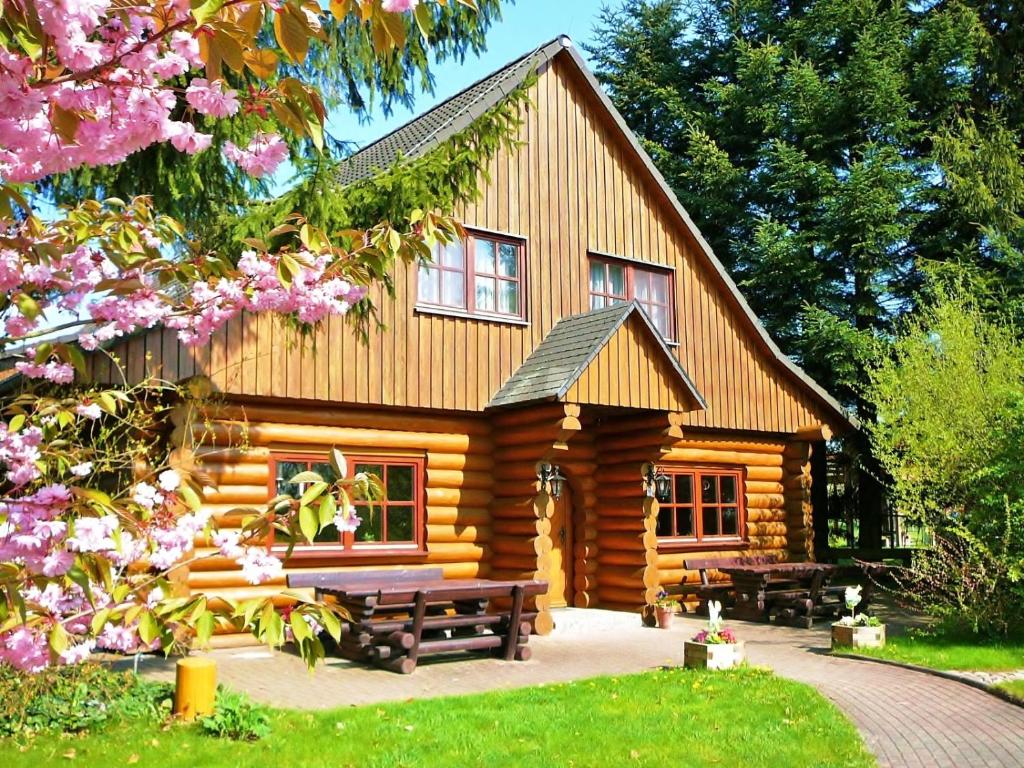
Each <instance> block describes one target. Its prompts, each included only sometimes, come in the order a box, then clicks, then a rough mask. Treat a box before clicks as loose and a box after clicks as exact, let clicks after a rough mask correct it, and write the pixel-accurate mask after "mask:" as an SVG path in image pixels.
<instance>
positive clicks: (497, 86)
mask: <svg viewBox="0 0 1024 768" xmlns="http://www.w3.org/2000/svg"><path fill="white" fill-rule="evenodd" d="M570 44H571V43H570V42H569V38H567V37H564V36H560V37H557V38H555V39H554V40H552V41H551V42H549V43H545V44H544V45H542V46H540V47H539V48H536V49H535V50H532V51H530V52H529V53H527V54H526V55H525V56H520V57H519V58H518V59H516V60H515V61H512V62H510V63H508V64H506V65H505V66H504V67H502V68H501V69H499V70H498V71H497V72H493V73H491V74H490V75H488V76H487V77H485V78H483V79H482V80H478V81H477V82H475V83H473V84H472V85H471V86H469V87H468V88H466V89H465V90H463V91H460V92H459V93H457V94H455V95H454V96H452V97H451V98H449V99H446V100H445V101H442V102H441V103H440V104H438V105H437V106H436V107H434V108H433V109H431V110H429V111H427V112H424V113H423V114H422V115H420V116H419V117H417V118H415V119H413V120H411V121H410V122H408V123H406V124H405V125H403V126H401V127H399V128H396V129H395V130H394V131H392V132H391V133H389V134H387V135H386V136H384V137H382V138H380V139H377V141H375V142H373V143H372V144H369V145H368V146H366V147H363V149H361V150H359V151H358V152H356V153H355V154H353V155H350V156H349V157H347V158H346V159H345V160H343V161H342V162H341V163H340V165H339V167H338V180H339V181H340V182H341V183H342V184H344V185H348V184H352V183H354V182H357V181H361V180H362V179H366V178H369V177H370V176H373V175H374V174H375V173H377V172H379V171H381V170H386V169H388V168H390V167H391V166H392V165H393V164H394V162H395V161H396V160H397V159H398V158H399V157H402V158H405V159H413V158H417V157H421V156H423V155H424V154H426V153H427V152H429V151H430V150H431V149H434V148H435V147H437V146H439V145H441V144H442V143H444V142H445V141H447V140H448V139H450V138H451V137H452V136H454V135H455V134H456V133H459V132H460V131H462V130H465V129H466V128H467V127H469V125H470V124H471V123H472V122H473V121H474V120H476V119H477V118H479V117H480V116H481V115H483V114H484V113H485V112H487V110H489V109H491V108H492V107H494V106H496V105H497V104H498V102H500V101H501V100H502V99H503V98H505V97H506V96H508V95H509V94H510V93H511V92H512V91H514V90H515V89H516V88H517V87H518V86H519V85H521V84H522V83H523V81H524V80H525V79H526V78H527V76H528V75H529V74H530V73H531V72H533V71H534V70H535V69H536V68H537V67H538V66H539V65H540V64H542V63H543V62H545V61H547V60H549V59H550V58H551V57H552V56H554V55H555V54H556V53H557V52H558V51H560V50H562V48H565V47H567V46H569V45H570Z"/></svg>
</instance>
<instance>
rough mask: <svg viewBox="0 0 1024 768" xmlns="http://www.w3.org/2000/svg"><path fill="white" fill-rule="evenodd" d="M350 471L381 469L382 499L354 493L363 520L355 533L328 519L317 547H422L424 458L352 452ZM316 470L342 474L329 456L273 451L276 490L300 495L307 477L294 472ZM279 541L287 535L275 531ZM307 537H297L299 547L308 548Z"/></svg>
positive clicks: (364, 550)
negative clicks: (295, 480) (301, 479)
mask: <svg viewBox="0 0 1024 768" xmlns="http://www.w3.org/2000/svg"><path fill="white" fill-rule="evenodd" d="M346 458H347V460H348V467H349V472H350V473H351V475H352V476H355V475H356V474H357V473H359V472H366V473H368V474H372V475H376V476H377V477H378V478H379V479H380V481H381V486H382V488H383V491H384V496H383V498H381V499H375V500H373V501H370V500H368V499H363V498H353V499H352V502H353V506H354V507H355V510H356V514H357V515H358V516H359V518H360V520H361V521H362V522H361V524H360V526H359V528H358V529H356V531H355V532H354V533H352V532H348V531H345V532H341V531H338V530H337V529H336V528H335V527H334V526H333V525H329V526H327V527H326V528H324V529H323V530H322V531H320V533H319V534H317V536H316V540H315V542H314V543H313V545H312V547H315V548H322V549H325V550H337V551H339V552H345V553H358V554H368V553H372V552H374V551H378V550H382V549H419V548H421V547H422V544H423V527H424V526H423V459H422V458H418V457H408V458H407V457H397V456H395V457H393V456H373V455H353V454H347V455H346ZM306 470H312V471H313V472H316V473H318V474H319V475H320V476H321V477H323V478H324V480H326V481H328V482H333V481H335V480H337V479H338V478H337V476H336V475H335V473H334V470H333V469H332V467H331V465H330V463H328V461H327V459H326V457H325V456H314V455H302V454H278V455H274V456H272V457H271V475H270V476H271V483H272V485H273V487H272V488H271V489H270V490H271V492H272V494H273V495H282V494H283V495H288V496H292V497H294V498H299V497H301V496H302V493H303V492H304V491H305V490H306V485H307V484H306V483H293V482H292V481H291V478H293V477H295V476H296V475H298V474H299V473H300V472H304V471H306ZM275 536H276V538H275V541H274V544H277V545H281V544H287V543H288V542H287V541H282V535H281V534H280V532H276V533H275ZM310 546H311V545H309V544H307V543H306V542H305V540H303V541H302V542H301V543H300V542H296V549H298V550H300V551H301V550H303V549H309V548H310Z"/></svg>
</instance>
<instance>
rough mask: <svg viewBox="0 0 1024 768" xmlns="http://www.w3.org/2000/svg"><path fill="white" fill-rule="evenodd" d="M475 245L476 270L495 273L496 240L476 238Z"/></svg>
mask: <svg viewBox="0 0 1024 768" xmlns="http://www.w3.org/2000/svg"><path fill="white" fill-rule="evenodd" d="M473 247H474V248H475V249H476V271H477V272H486V273H487V274H488V275H493V274H494V271H495V270H494V241H493V240H481V239H480V238H475V239H474V240H473Z"/></svg>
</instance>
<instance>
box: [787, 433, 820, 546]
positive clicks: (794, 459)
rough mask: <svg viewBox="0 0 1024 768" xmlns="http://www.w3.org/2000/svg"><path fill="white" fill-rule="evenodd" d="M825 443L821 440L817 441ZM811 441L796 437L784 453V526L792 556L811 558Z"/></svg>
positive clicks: (812, 515)
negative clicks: (800, 439) (795, 440)
mask: <svg viewBox="0 0 1024 768" xmlns="http://www.w3.org/2000/svg"><path fill="white" fill-rule="evenodd" d="M820 445H821V446H822V447H824V443H820ZM812 450H813V447H812V445H811V443H809V442H804V441H798V442H792V443H790V444H789V445H787V446H786V450H785V452H784V453H783V458H784V459H785V463H784V464H783V468H784V469H785V471H786V479H785V482H784V483H783V485H784V487H785V491H784V496H785V507H786V527H787V537H788V547H789V558H790V559H791V560H813V559H814V514H813V512H814V504H813V502H812V501H811V485H812V481H811V451H812Z"/></svg>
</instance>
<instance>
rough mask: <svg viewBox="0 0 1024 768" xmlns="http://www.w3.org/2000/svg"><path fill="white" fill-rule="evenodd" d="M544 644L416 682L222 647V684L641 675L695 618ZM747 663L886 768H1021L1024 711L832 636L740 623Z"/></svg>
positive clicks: (477, 688)
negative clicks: (835, 712) (832, 721)
mask: <svg viewBox="0 0 1024 768" xmlns="http://www.w3.org/2000/svg"><path fill="white" fill-rule="evenodd" d="M556 621H557V624H558V627H557V629H556V630H555V632H554V633H552V634H551V635H550V636H548V637H534V638H531V640H530V645H531V646H533V649H534V656H533V658H532V659H531V660H530V661H527V662H503V661H497V660H493V659H481V658H476V659H473V660H466V659H465V658H464V657H463V656H455V657H454V659H438V660H436V661H432V660H431V658H430V657H427V659H424V660H421V662H420V666H419V667H418V668H417V670H416V672H414V673H413V674H412V675H397V674H394V673H390V672H385V671H382V670H375V669H369V668H366V667H363V666H362V665H358V664H352V663H350V662H346V661H342V660H337V659H332V660H329V661H328V662H327V663H326V664H325V665H323V666H321V667H319V668H317V669H316V670H315V671H314V672H307V671H306V668H305V666H304V665H303V664H302V662H301V661H300V660H299V659H298V658H296V657H295V656H293V655H291V654H288V653H271V652H268V651H266V650H262V649H240V650H218V651H213V652H211V654H210V655H211V656H212V657H213V658H215V659H216V660H217V662H218V674H219V681H220V682H223V683H225V684H226V685H228V686H230V687H232V688H235V689H238V690H243V691H245V692H246V693H248V694H249V695H250V696H252V697H253V698H255V699H257V700H259V701H263V702H265V703H267V704H273V705H275V706H278V707H296V708H304V709H324V708H331V707H342V706H352V705H360V704H372V703H377V702H383V701H396V700H405V699H410V698H424V697H430V696H445V695H455V694H461V693H476V692H482V691H490V690H497V689H508V688H518V687H522V686H529V685H539V684H544V683H551V682H562V681H566V680H574V679H579V678H584V677H593V676H596V675H608V674H610V675H615V674H628V673H632V672H642V671H644V670H648V669H652V668H655V667H658V666H662V665H679V664H682V655H683V649H682V645H683V640H684V639H685V638H687V637H689V636H691V635H692V634H693V633H694V632H695V631H696V630H697V629H698V628H699V627H700V626H701V621H700V620H699V619H695V618H691V617H685V618H677V620H676V624H675V626H674V627H673V628H672V629H671V630H668V631H662V630H655V629H647V628H644V627H641V626H640V623H639V619H638V618H637V617H636V616H635V615H631V614H624V613H616V612H612V611H598V610H576V609H565V610H563V611H560V612H558V614H557V619H556ZM734 626H735V627H736V629H737V630H738V632H739V634H740V636H741V637H742V638H744V639H745V640H746V641H747V653H748V657H749V660H750V661H751V663H754V664H758V665H764V666H768V667H771V668H772V669H774V670H775V671H776V672H777V673H778V674H780V675H782V676H784V677H788V678H791V679H794V680H798V681H800V682H804V683H808V684H810V685H813V686H814V687H815V688H817V689H818V690H819V691H821V693H822V694H824V695H825V696H826V697H827V698H829V699H830V700H831V701H833V702H834V703H835V704H836V705H837V706H838V707H839V708H840V709H841V710H843V711H844V712H845V713H846V715H847V716H848V717H849V718H850V719H851V720H852V721H853V723H854V724H855V725H856V726H857V728H858V729H859V730H860V732H861V733H862V735H863V737H864V741H865V743H866V744H867V746H868V748H869V749H870V750H872V752H873V753H874V754H875V755H876V756H877V758H878V762H879V765H881V766H884V767H886V768H889V767H891V768H947V766H948V767H949V768H1022V767H1024V708H1021V707H1017V706H1014V705H1013V704H1010V703H1008V702H1005V701H1002V700H1000V699H997V698H996V697H994V696H990V695H988V694H987V693H984V692H983V691H979V690H977V689H975V688H971V687H970V686H967V685H963V684H961V683H959V682H956V681H954V680H949V679H944V678H939V677H935V676H932V675H927V674H923V673H920V672H914V671H911V670H906V669H901V668H899V667H893V666H890V665H883V664H877V663H873V662H869V661H858V660H855V659H844V658H837V657H833V656H830V655H828V653H827V648H828V629H827V627H825V626H822V627H819V628H815V629H813V630H800V629H790V628H786V627H774V626H766V625H761V624H748V623H744V622H736V623H735V624H734ZM140 669H141V670H142V671H143V672H144V673H145V674H146V675H147V676H151V677H154V678H160V679H166V680H170V679H173V676H174V671H173V662H167V661H163V660H161V659H147V660H145V661H144V662H143V664H142V666H141V668H140Z"/></svg>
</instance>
